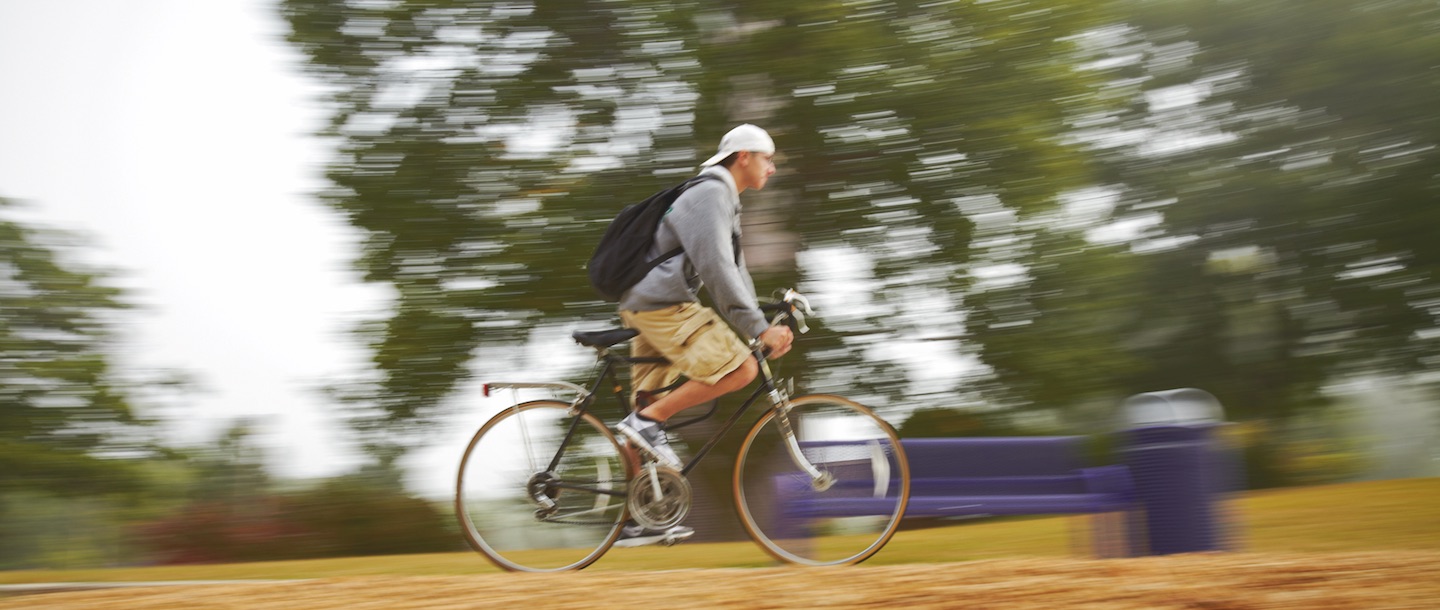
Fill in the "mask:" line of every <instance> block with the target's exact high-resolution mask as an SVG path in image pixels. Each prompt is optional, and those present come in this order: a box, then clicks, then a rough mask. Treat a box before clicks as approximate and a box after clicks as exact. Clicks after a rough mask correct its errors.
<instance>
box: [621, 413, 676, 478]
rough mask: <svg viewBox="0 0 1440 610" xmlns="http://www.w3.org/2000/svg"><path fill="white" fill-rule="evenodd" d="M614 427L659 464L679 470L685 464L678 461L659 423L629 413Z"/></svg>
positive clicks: (631, 443)
mask: <svg viewBox="0 0 1440 610" xmlns="http://www.w3.org/2000/svg"><path fill="white" fill-rule="evenodd" d="M615 429H616V430H618V431H619V432H620V434H621V435H622V436H624V437H625V439H626V440H628V441H630V445H631V446H633V447H635V448H637V449H639V450H641V451H643V452H645V453H646V454H647V455H649V456H650V457H652V458H654V460H655V461H656V462H659V463H660V465H661V466H669V467H670V468H674V469H676V470H680V469H681V468H683V467H684V466H685V464H683V463H682V462H681V461H680V456H679V455H676V454H675V450H674V449H671V448H670V439H669V438H666V437H665V428H664V427H662V426H661V425H660V424H658V423H656V422H653V421H650V420H648V419H641V418H640V416H639V415H637V414H635V413H631V414H629V415H627V416H625V419H622V420H620V423H618V424H615Z"/></svg>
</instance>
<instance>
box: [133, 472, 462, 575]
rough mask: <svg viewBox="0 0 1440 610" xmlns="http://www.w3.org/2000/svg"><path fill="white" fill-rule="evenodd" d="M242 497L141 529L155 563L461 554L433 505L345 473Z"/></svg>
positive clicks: (196, 505) (205, 504)
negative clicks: (297, 487) (309, 484)
mask: <svg viewBox="0 0 1440 610" xmlns="http://www.w3.org/2000/svg"><path fill="white" fill-rule="evenodd" d="M238 500H239V501H230V502H224V501H217V500H215V499H210V498H200V499H197V500H196V501H194V502H192V503H190V504H187V505H186V506H184V507H183V508H182V509H180V510H179V511H176V512H175V513H173V514H171V515H168V516H166V517H164V518H161V519H157V520H155V521H152V522H149V523H146V524H143V525H140V526H138V527H137V528H136V529H135V535H136V537H137V538H138V539H139V540H140V541H141V543H142V544H143V545H144V546H145V547H146V549H147V550H148V555H149V556H150V557H151V561H152V562H154V563H161V564H192V563H216V562H235V561H275V560H285V559H310V558H318V557H350V556H360V555H390V554H399V553H428V552H437V551H453V550H457V549H458V548H459V547H460V546H461V538H460V536H459V534H458V533H457V532H455V531H453V528H451V527H450V526H449V523H450V520H449V519H447V518H446V516H445V515H443V514H441V513H440V511H438V510H437V509H436V508H435V506H434V505H432V504H430V503H429V502H427V501H425V500H422V499H419V498H414V497H410V496H407V495H405V494H403V493H397V492H396V491H395V490H393V489H389V488H386V487H377V486H375V485H371V484H369V483H367V482H365V481H363V480H358V479H354V478H343V477H342V478H338V479H330V480H326V481H323V482H321V483H320V484H319V485H316V486H315V487H313V488H311V489H307V490H303V491H297V492H291V493H284V494H261V495H254V496H249V497H246V498H243V499H238Z"/></svg>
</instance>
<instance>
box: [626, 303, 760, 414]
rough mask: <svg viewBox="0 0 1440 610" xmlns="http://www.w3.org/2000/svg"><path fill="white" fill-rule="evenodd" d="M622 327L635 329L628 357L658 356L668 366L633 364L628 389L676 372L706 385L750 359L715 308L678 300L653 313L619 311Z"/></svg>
mask: <svg viewBox="0 0 1440 610" xmlns="http://www.w3.org/2000/svg"><path fill="white" fill-rule="evenodd" d="M620 320H621V321H623V322H624V323H625V326H626V327H627V328H633V329H635V330H638V331H640V336H638V337H635V338H634V339H631V340H630V355H631V356H632V357H636V358H655V357H662V358H665V359H666V360H669V361H670V363H669V364H649V363H635V364H633V365H631V369H630V383H631V390H632V391H637V392H638V391H641V390H655V389H659V388H663V387H665V386H668V385H670V384H672V383H675V381H676V380H677V379H679V378H680V376H681V375H684V376H686V377H688V378H690V379H691V380H694V381H699V382H701V383H705V384H707V385H715V384H716V383H717V382H719V381H720V379H721V378H722V377H724V376H726V375H729V374H730V373H731V372H734V370H735V369H737V368H740V365H741V364H743V363H744V362H745V359H746V358H750V357H751V353H750V348H748V347H745V342H743V341H741V340H740V337H739V336H737V335H736V334H735V331H733V330H731V329H730V325H728V324H726V323H725V320H724V319H722V318H721V317H720V314H717V313H715V310H713V309H710V308H709V307H705V306H704V305H701V304H699V303H682V304H680V305H674V306H671V307H666V308H664V309H657V310H655V311H625V310H622V311H621V312H620Z"/></svg>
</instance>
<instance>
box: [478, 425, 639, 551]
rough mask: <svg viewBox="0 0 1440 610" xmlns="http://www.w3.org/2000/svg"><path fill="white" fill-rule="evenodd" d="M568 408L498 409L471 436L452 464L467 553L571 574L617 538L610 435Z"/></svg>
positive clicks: (620, 463) (615, 468)
mask: <svg viewBox="0 0 1440 610" xmlns="http://www.w3.org/2000/svg"><path fill="white" fill-rule="evenodd" d="M575 417H577V416H575V415H572V414H571V413H570V405H569V404H567V403H562V402H558V401H533V402H527V403H524V404H520V405H516V406H515V407H511V408H509V409H506V410H504V411H502V412H500V414H498V415H496V416H495V417H494V418H492V419H491V420H490V421H489V422H487V423H486V424H485V425H484V426H483V427H481V429H480V431H479V432H477V433H476V434H475V437H474V439H473V440H472V441H471V442H470V446H469V447H468V448H467V449H466V451H465V456H464V458H463V459H462V462H461V465H460V473H459V475H458V477H457V484H456V513H457V516H458V517H459V519H460V522H461V525H462V527H463V529H464V532H465V536H466V539H467V540H469V542H470V544H471V546H473V547H474V548H475V549H476V550H478V551H480V553H481V554H483V555H485V556H486V557H487V558H489V559H490V560H491V561H493V562H495V563H496V564H497V565H499V566H500V567H502V568H505V569H507V570H516V571H557V570H573V569H579V568H582V567H584V566H586V565H589V564H590V563H592V562H594V561H595V560H596V559H598V558H599V557H600V555H601V554H603V553H604V552H605V550H607V549H608V548H609V547H610V545H611V544H612V543H613V542H614V540H615V538H616V537H617V536H618V535H619V529H620V525H621V524H622V523H623V521H624V519H625V497H626V494H625V487H626V485H627V484H626V482H625V479H627V478H628V473H627V472H626V464H625V460H624V458H623V455H622V454H621V452H620V447H619V445H618V444H617V442H616V440H615V438H614V436H613V435H612V434H611V433H610V432H609V430H607V429H606V428H605V426H604V425H603V424H602V423H601V422H600V421H599V420H598V419H596V418H595V417H594V416H592V415H589V414H581V415H579V416H578V417H580V418H581V420H580V421H579V422H578V424H579V425H578V426H577V427H576V428H575V432H574V434H573V436H571V437H570V441H569V444H567V445H566V447H565V451H564V453H563V454H561V455H560V459H559V461H558V462H557V466H556V468H555V469H554V470H553V471H546V470H545V469H546V468H547V467H548V466H549V465H550V463H551V462H552V460H554V458H555V456H556V454H557V452H558V451H559V448H560V443H561V442H562V441H563V440H564V439H565V437H566V432H567V431H568V430H569V429H570V425H571V423H572V422H574V418H575Z"/></svg>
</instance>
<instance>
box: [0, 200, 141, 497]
mask: <svg viewBox="0 0 1440 610" xmlns="http://www.w3.org/2000/svg"><path fill="white" fill-rule="evenodd" d="M13 205H14V204H13V203H11V202H9V201H6V200H4V199H0V214H3V216H0V472H3V473H4V475H3V476H0V493H3V492H10V491H17V490H37V491H45V492H47V493H52V494H58V495H93V494H100V493H109V492H116V491H128V490H133V489H134V488H135V484H136V482H137V477H136V476H134V471H133V468H132V465H131V464H129V463H127V462H126V461H125V460H119V459H107V458H116V457H122V456H128V457H138V456H141V455H144V453H143V452H144V451H145V450H146V448H147V446H148V439H147V438H146V437H145V436H144V434H143V433H142V430H141V427H142V426H143V424H144V422H143V421H142V420H140V419H139V418H137V417H136V416H135V415H134V413H133V412H132V411H131V408H130V404H129V401H128V400H127V397H126V388H125V387H123V386H122V385H121V384H119V383H118V382H117V381H116V379H115V378H114V371H113V359H114V352H113V348H114V344H113V342H112V338H111V330H112V326H113V324H114V323H115V321H116V317H115V316H116V314H117V313H118V312H120V311H122V310H123V309H125V307H126V306H125V304H124V303H123V302H122V301H121V296H122V295H121V293H120V291H119V290H118V289H116V288H113V287H111V286H108V285H106V281H105V280H106V277H105V276H104V274H102V273H101V272H98V271H94V270H88V269H83V268H81V267H80V266H79V265H77V264H76V263H75V262H74V261H73V260H70V257H71V256H72V255H74V254H75V253H76V252H77V251H78V250H79V244H78V242H77V241H76V240H75V239H74V238H73V237H70V236H67V235H64V234H60V233H58V232H52V231H46V230H41V229H37V228H34V227H30V226H26V225H25V224H22V223H20V222H17V221H15V220H12V219H10V217H9V216H10V212H12V210H13V208H12V206H13Z"/></svg>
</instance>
